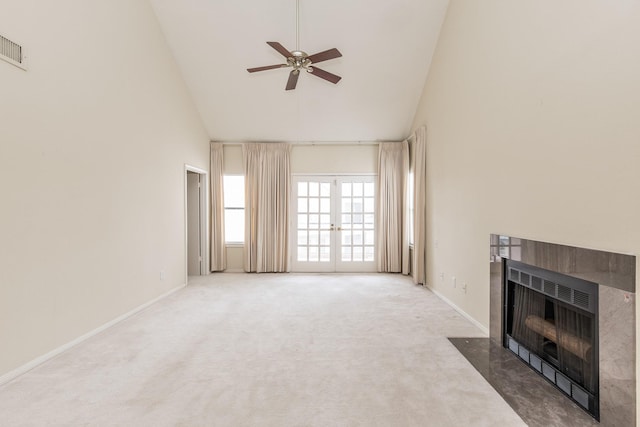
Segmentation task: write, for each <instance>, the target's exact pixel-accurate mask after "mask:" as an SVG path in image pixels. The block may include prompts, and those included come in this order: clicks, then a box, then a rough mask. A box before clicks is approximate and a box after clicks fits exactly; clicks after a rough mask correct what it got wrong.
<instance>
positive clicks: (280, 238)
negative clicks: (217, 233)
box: [242, 143, 291, 273]
mask: <svg viewBox="0 0 640 427" xmlns="http://www.w3.org/2000/svg"><path fill="white" fill-rule="evenodd" d="M290 153H291V146H290V145H289V144H285V143H250V144H243V146H242V154H243V160H244V173H245V237H244V270H245V271H247V272H257V273H266V272H270V273H278V272H286V271H289V203H290V193H291V168H290Z"/></svg>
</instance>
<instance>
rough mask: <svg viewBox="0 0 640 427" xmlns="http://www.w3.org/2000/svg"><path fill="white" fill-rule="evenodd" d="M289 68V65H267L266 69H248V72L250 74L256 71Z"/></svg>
mask: <svg viewBox="0 0 640 427" xmlns="http://www.w3.org/2000/svg"><path fill="white" fill-rule="evenodd" d="M288 66H289V65H288V64H278V65H267V66H266V67H256V68H247V71H248V72H250V73H255V72H256V71H266V70H273V69H276V68H285V67H288Z"/></svg>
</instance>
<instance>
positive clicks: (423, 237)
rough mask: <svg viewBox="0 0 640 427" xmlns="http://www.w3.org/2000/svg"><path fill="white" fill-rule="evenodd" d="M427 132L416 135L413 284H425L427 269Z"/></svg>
mask: <svg viewBox="0 0 640 427" xmlns="http://www.w3.org/2000/svg"><path fill="white" fill-rule="evenodd" d="M426 135H427V132H426V128H425V127H424V126H422V127H420V128H418V129H417V130H416V132H415V134H414V139H413V145H412V148H413V150H412V153H413V156H412V159H411V169H412V170H413V179H414V185H413V206H414V213H413V236H414V238H413V242H414V243H413V265H412V268H411V272H412V275H413V282H414V283H416V284H419V283H420V284H423V285H424V284H425V282H426V268H427V256H426V255H427V252H426V243H427V136H426Z"/></svg>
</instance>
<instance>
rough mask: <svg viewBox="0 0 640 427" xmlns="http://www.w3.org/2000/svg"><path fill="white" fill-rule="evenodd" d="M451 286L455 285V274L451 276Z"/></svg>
mask: <svg viewBox="0 0 640 427" xmlns="http://www.w3.org/2000/svg"><path fill="white" fill-rule="evenodd" d="M451 286H453V287H454V288H455V287H456V276H452V277H451Z"/></svg>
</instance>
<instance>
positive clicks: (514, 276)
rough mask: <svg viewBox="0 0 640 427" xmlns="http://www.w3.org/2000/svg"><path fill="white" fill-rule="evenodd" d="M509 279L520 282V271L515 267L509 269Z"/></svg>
mask: <svg viewBox="0 0 640 427" xmlns="http://www.w3.org/2000/svg"><path fill="white" fill-rule="evenodd" d="M509 279H511V280H513V281H515V282H519V281H520V272H519V271H518V270H515V269H513V268H511V269H509Z"/></svg>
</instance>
